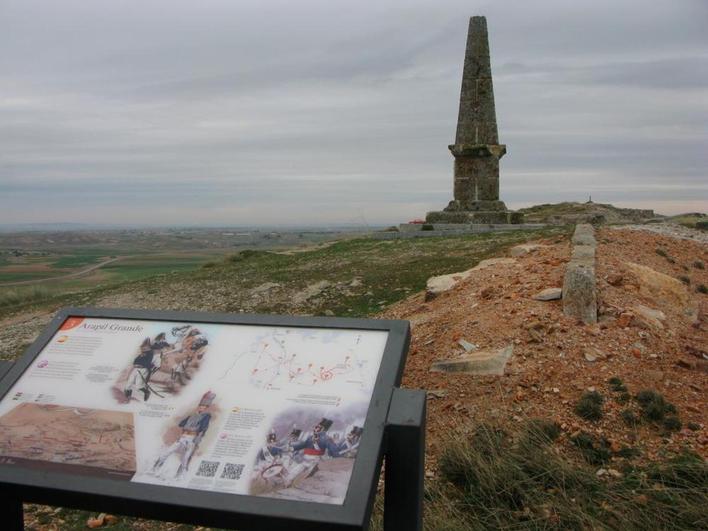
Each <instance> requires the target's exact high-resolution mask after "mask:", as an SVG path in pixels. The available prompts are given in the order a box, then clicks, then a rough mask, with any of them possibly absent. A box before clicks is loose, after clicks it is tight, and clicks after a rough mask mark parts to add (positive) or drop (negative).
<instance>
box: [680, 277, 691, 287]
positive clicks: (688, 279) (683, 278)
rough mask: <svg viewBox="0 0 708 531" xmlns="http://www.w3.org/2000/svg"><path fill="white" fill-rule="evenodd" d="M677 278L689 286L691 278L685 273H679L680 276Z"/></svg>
mask: <svg viewBox="0 0 708 531" xmlns="http://www.w3.org/2000/svg"><path fill="white" fill-rule="evenodd" d="M678 278H679V280H680V281H681V282H683V283H684V284H686V285H687V286H690V285H691V279H690V278H688V277H687V276H686V275H681V276H680V277H678Z"/></svg>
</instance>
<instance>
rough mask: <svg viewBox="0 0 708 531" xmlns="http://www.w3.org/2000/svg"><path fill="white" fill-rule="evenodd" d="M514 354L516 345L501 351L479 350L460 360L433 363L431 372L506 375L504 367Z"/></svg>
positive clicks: (461, 357)
mask: <svg viewBox="0 0 708 531" xmlns="http://www.w3.org/2000/svg"><path fill="white" fill-rule="evenodd" d="M513 353H514V345H509V346H508V347H506V348H502V349H499V350H478V351H476V352H470V353H468V354H465V355H463V356H460V357H459V358H452V359H448V360H439V361H435V362H433V365H432V366H431V367H430V370H431V372H461V373H465V374H496V375H499V376H500V375H502V374H504V367H506V363H507V362H508V361H509V358H511V355H512V354H513Z"/></svg>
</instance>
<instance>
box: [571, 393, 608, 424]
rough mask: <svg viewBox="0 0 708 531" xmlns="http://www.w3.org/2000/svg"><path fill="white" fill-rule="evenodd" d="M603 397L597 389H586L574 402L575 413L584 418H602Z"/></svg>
mask: <svg viewBox="0 0 708 531" xmlns="http://www.w3.org/2000/svg"><path fill="white" fill-rule="evenodd" d="M603 401H604V400H603V398H602V395H601V394H600V393H598V392H597V391H588V392H586V393H584V394H583V396H581V397H580V400H578V403H577V404H575V413H576V414H577V415H578V416H579V417H581V418H584V419H585V420H599V419H601V418H602V403H603Z"/></svg>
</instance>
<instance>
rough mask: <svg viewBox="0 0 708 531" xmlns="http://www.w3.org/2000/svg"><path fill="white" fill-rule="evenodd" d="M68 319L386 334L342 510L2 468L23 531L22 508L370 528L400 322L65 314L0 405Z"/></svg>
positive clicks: (398, 357)
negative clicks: (44, 506)
mask: <svg viewBox="0 0 708 531" xmlns="http://www.w3.org/2000/svg"><path fill="white" fill-rule="evenodd" d="M69 317H89V318H104V319H136V320H144V321H175V322H182V323H184V322H188V323H196V324H199V323H201V324H223V325H253V326H283V327H292V328H329V329H347V330H371V331H386V332H388V339H387V341H386V346H385V349H384V353H383V356H382V359H381V365H380V367H379V371H378V374H377V377H376V383H375V385H374V389H373V392H372V395H371V401H370V403H369V409H368V411H367V415H366V419H365V424H364V425H365V427H366V429H365V430H364V434H363V436H362V439H361V442H360V446H359V451H358V454H357V457H356V459H355V461H354V467H353V471H352V475H351V478H350V481H349V487H348V490H347V494H346V497H345V500H344V503H343V504H342V505H332V504H324V503H317V502H303V501H292V500H281V499H275V498H267V497H259V496H250V495H244V494H230V493H220V492H212V491H203V490H196V489H189V488H183V487H172V486H161V485H150V484H145V483H137V482H136V483H134V482H129V481H120V480H117V479H109V478H100V477H88V476H83V475H78V474H71V473H68V472H58V471H54V470H41V469H32V468H25V467H21V466H14V465H13V466H6V465H0V489H2V500H0V503H1V504H2V506H3V508H4V509H6V512H5V513H4V514H6V515H7V516H11V515H12V517H11V518H10V520H17V514H18V506H19V519H20V521H19V522H15V523H17V524H19V527H14V526H13V525H12V522H8V523H9V524H10V527H8V528H7V529H15V528H17V529H22V526H21V517H22V510H21V503H22V502H30V503H41V504H49V505H58V506H63V507H72V508H77V509H86V510H91V511H105V512H112V513H117V514H123V515H128V516H136V517H141V518H151V519H157V520H165V521H171V522H179V523H189V524H198V525H206V526H215V527H221V528H225V527H226V528H236V529H253V530H259V529H263V530H265V529H268V530H281V529H282V530H288V531H297V530H320V529H321V530H325V529H327V530H357V529H358V530H360V529H365V528H366V527H367V526H368V523H369V519H370V517H371V511H372V507H373V501H374V497H375V495H376V489H377V484H378V479H379V473H380V470H381V463H382V459H383V454H384V451H385V449H386V447H385V442H386V441H385V437H384V435H385V432H386V423H387V416H388V414H389V408H390V407H391V401H392V397H393V394H394V390H395V388H396V387H398V386H399V384H400V382H401V377H402V374H403V368H404V365H405V360H406V355H407V352H408V347H409V344H410V324H409V323H408V321H401V320H379V319H358V318H340V317H299V316H277V315H253V314H223V313H202V312H177V311H153V310H124V309H103V308H63V309H61V310H60V311H59V312H58V313H57V314H56V316H55V317H54V319H53V320H52V321H51V323H50V324H49V325H48V326H47V327H46V328H45V330H44V331H43V332H42V334H41V335H40V336H39V337H38V338H37V339H36V340H35V341H34V343H33V344H32V345H31V346H30V347H29V348H28V349H27V350H26V352H25V353H24V354H23V355H22V356H21V357H20V358H19V359H18V360H17V362H16V363H15V364H14V365H13V366H12V368H10V369H9V370H8V371H7V373H6V374H5V376H4V377H2V378H1V379H0V399H2V398H4V397H5V395H6V394H7V393H8V391H9V390H10V389H11V388H12V386H13V385H14V384H15V383H16V382H17V380H18V379H19V378H20V377H21V376H22V375H23V374H24V372H25V371H26V370H27V369H28V368H29V367H30V366H31V365H32V363H33V361H34V360H35V358H36V357H37V355H38V354H39V353H40V352H41V351H42V350H43V349H44V347H45V346H46V345H47V343H48V342H49V341H50V339H51V338H52V337H53V336H54V334H55V333H56V332H57V331H58V330H59V328H60V327H61V325H62V323H64V321H65V320H66V319H67V318H69Z"/></svg>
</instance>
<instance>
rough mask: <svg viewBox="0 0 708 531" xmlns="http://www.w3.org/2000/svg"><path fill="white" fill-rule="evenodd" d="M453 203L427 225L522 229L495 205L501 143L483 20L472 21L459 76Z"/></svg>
mask: <svg viewBox="0 0 708 531" xmlns="http://www.w3.org/2000/svg"><path fill="white" fill-rule="evenodd" d="M448 149H449V150H450V152H451V153H452V156H453V157H454V158H455V170H454V171H455V176H454V194H453V197H454V199H453V200H452V201H450V204H448V206H447V207H446V208H445V209H444V210H443V211H442V212H428V215H427V216H426V221H427V222H428V223H521V222H522V216H521V215H520V214H516V213H513V212H509V211H508V210H507V209H506V205H504V202H503V201H500V200H499V159H501V158H502V157H503V156H504V154H505V153H506V145H504V144H500V143H499V135H498V133H497V116H496V109H495V106H494V88H493V86H492V67H491V63H490V60H489V39H488V37H487V19H486V18H485V17H472V18H471V19H470V23H469V29H468V33H467V49H466V51H465V63H464V67H463V71H462V88H461V90H460V109H459V113H458V118H457V133H456V135H455V143H454V144H452V145H450V146H448Z"/></svg>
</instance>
